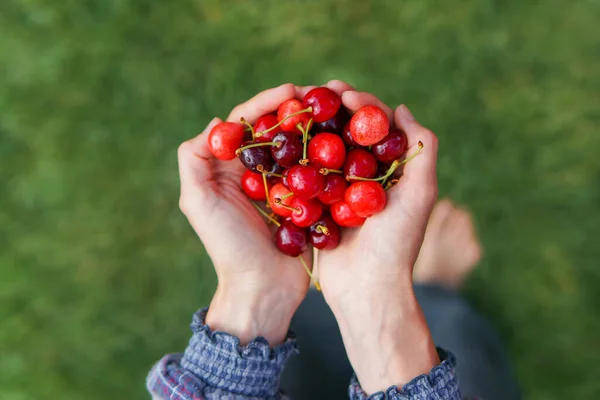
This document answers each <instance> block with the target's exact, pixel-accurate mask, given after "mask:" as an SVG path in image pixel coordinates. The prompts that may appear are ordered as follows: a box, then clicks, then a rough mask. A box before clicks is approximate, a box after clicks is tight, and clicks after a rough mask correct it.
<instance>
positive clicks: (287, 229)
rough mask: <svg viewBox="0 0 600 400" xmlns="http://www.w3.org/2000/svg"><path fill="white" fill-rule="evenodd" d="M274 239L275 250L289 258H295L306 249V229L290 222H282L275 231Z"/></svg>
mask: <svg viewBox="0 0 600 400" xmlns="http://www.w3.org/2000/svg"><path fill="white" fill-rule="evenodd" d="M274 239H275V244H276V245H277V248H278V249H279V250H280V251H281V252H282V253H283V254H287V255H288V256H291V257H297V256H299V255H300V254H302V253H304V252H305V251H306V250H307V249H308V233H307V232H306V229H304V228H300V227H299V226H296V225H294V224H293V223H292V221H283V222H282V223H281V226H280V227H279V228H277V231H275V236H274Z"/></svg>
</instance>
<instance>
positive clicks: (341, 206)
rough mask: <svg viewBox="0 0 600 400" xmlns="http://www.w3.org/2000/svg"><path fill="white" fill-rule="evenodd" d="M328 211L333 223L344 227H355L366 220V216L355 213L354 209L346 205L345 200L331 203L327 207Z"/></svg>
mask: <svg viewBox="0 0 600 400" xmlns="http://www.w3.org/2000/svg"><path fill="white" fill-rule="evenodd" d="M329 212H330V213H331V218H333V220H334V221H335V223H336V224H338V225H339V226H343V227H345V228H356V227H358V226H361V225H362V224H364V223H365V221H366V220H367V219H366V218H363V217H359V216H358V215H356V214H355V213H354V211H352V210H351V209H350V207H348V204H346V202H345V201H338V202H337V203H335V204H333V205H332V206H331V208H330V209H329Z"/></svg>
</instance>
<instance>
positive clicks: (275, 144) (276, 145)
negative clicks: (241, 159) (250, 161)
mask: <svg viewBox="0 0 600 400" xmlns="http://www.w3.org/2000/svg"><path fill="white" fill-rule="evenodd" d="M262 146H275V147H281V142H260V143H251V144H247V145H246V146H242V147H240V148H239V149H237V150H236V151H235V155H236V156H239V155H240V153H241V152H242V151H244V150H246V149H251V148H252V147H262Z"/></svg>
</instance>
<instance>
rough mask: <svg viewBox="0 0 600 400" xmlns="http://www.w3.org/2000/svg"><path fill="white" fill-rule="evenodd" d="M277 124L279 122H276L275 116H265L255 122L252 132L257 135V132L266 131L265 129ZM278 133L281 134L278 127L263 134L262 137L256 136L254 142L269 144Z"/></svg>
mask: <svg viewBox="0 0 600 400" xmlns="http://www.w3.org/2000/svg"><path fill="white" fill-rule="evenodd" d="M277 122H279V121H277V116H276V115H273V114H265V115H263V116H262V117H259V118H258V119H257V120H256V123H255V124H254V132H256V133H258V132H263V131H266V130H267V129H271V128H272V127H273V126H275V125H277ZM279 132H281V127H280V126H278V127H277V128H275V129H273V130H272V131H269V132H267V133H265V134H264V135H260V136H257V137H256V141H257V142H270V141H271V139H273V136H275V135H277V134H278V133H279Z"/></svg>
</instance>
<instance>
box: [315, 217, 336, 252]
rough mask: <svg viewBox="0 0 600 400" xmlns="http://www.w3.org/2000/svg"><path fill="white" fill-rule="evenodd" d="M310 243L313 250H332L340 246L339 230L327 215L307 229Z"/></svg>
mask: <svg viewBox="0 0 600 400" xmlns="http://www.w3.org/2000/svg"><path fill="white" fill-rule="evenodd" d="M309 239H310V243H311V244H312V245H313V247H314V248H315V249H319V250H333V249H335V248H336V247H337V246H338V244H340V228H339V226H337V225H336V223H335V222H334V221H333V219H332V218H331V217H330V216H329V215H325V214H324V215H323V216H322V217H321V218H320V219H319V220H318V221H317V222H315V223H314V224H312V225H311V226H310V229H309Z"/></svg>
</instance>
